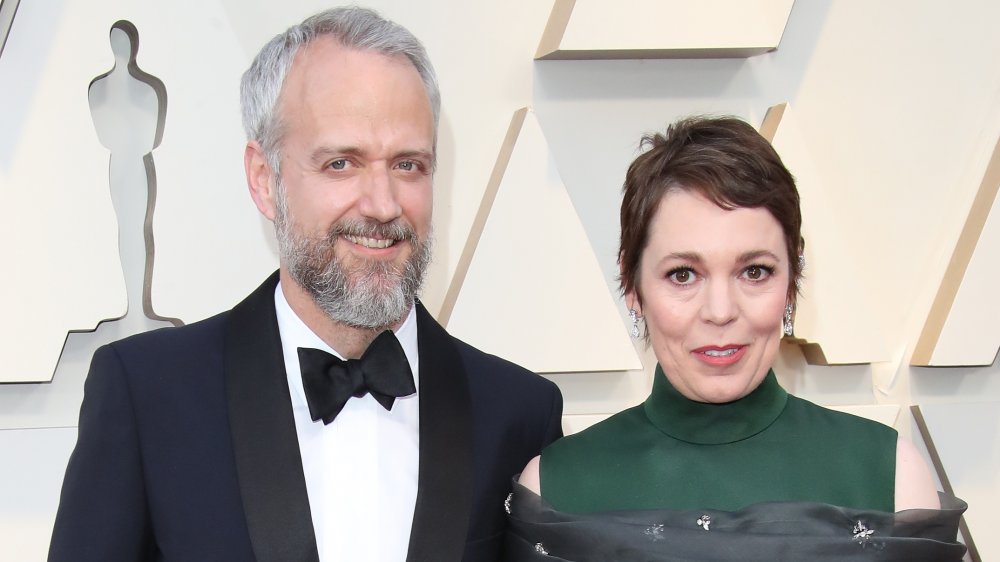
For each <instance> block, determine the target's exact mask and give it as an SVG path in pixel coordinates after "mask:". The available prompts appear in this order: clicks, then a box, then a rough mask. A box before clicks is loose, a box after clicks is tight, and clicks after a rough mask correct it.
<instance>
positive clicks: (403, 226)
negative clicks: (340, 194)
mask: <svg viewBox="0 0 1000 562" xmlns="http://www.w3.org/2000/svg"><path fill="white" fill-rule="evenodd" d="M344 235H347V236H358V237H362V238H382V239H389V240H400V241H407V242H414V243H415V242H417V232H416V231H415V230H414V229H413V227H412V226H410V225H409V224H407V223H406V222H405V221H400V220H395V221H392V222H378V221H366V220H343V221H338V222H337V223H336V224H334V225H333V226H331V227H330V230H329V232H328V233H327V241H328V242H330V243H331V244H332V243H333V242H334V241H335V240H336V239H337V237H338V236H344Z"/></svg>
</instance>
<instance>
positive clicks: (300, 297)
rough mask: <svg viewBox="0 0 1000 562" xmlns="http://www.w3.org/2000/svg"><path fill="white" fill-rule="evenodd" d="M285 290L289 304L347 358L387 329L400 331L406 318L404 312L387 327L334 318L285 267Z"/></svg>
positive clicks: (358, 352) (365, 346) (283, 278)
mask: <svg viewBox="0 0 1000 562" xmlns="http://www.w3.org/2000/svg"><path fill="white" fill-rule="evenodd" d="M281 292H282V293H283V294H284V295H285V300H286V301H288V306H289V307H291V309H292V312H294V313H295V315H296V316H298V317H299V319H300V320H302V322H303V323H304V324H305V325H306V327H308V328H309V329H310V330H312V331H313V333H315V334H316V335H317V336H319V338H320V339H321V340H323V341H324V342H325V343H326V344H327V345H329V346H330V347H331V348H333V349H334V350H336V351H337V353H339V354H341V355H342V356H343V357H344V358H345V359H357V358H359V357H361V355H362V354H363V353H364V352H365V350H366V349H368V346H369V345H370V344H371V342H372V340H374V339H375V337H376V336H378V335H379V334H380V333H382V332H383V331H385V330H392V331H396V330H398V329H399V327H400V326H401V325H402V323H403V321H404V320H406V316H405V315H404V316H403V317H402V318H400V319H399V320H398V321H396V322H395V323H394V324H393V325H392V326H387V327H385V328H377V329H370V328H357V327H354V326H349V325H347V324H344V323H343V322H339V321H337V320H334V319H332V318H330V317H329V316H328V315H327V314H326V312H324V311H323V309H321V308H320V307H319V306H317V305H316V301H314V300H313V298H312V296H310V295H309V293H308V292H306V290H305V289H303V288H302V287H301V286H299V284H298V283H296V282H295V280H293V279H292V278H291V276H289V275H288V273H287V272H286V271H285V269H284V268H282V269H281Z"/></svg>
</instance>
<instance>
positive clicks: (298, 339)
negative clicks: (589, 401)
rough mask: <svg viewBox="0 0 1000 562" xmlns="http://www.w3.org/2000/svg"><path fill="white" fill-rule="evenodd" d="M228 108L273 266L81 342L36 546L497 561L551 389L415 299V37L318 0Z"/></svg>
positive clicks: (277, 559)
mask: <svg viewBox="0 0 1000 562" xmlns="http://www.w3.org/2000/svg"><path fill="white" fill-rule="evenodd" d="M242 102H243V112H244V125H245V126H246V128H247V134H248V137H249V142H248V144H247V147H246V152H245V168H246V175H247V183H248V186H249V189H250V194H251V197H252V198H253V200H254V203H255V204H256V205H257V208H258V209H259V210H260V212H261V213H262V214H263V215H264V216H266V217H267V218H268V219H270V220H272V221H274V223H275V231H276V234H277V238H278V241H279V249H280V256H281V260H280V261H281V266H280V270H279V272H278V273H277V274H275V275H273V276H272V277H271V278H270V279H268V280H267V281H266V282H265V283H264V284H263V285H262V286H261V287H260V288H259V289H258V290H257V291H255V292H254V293H253V294H251V295H250V296H249V297H247V299H246V300H244V301H243V302H242V303H240V304H239V305H237V306H236V307H235V308H233V309H232V310H231V311H229V312H226V313H223V314H221V315H219V316H216V317H213V318H209V319H207V320H204V321H202V322H198V323H196V324H192V325H190V326H187V327H183V328H175V329H168V330H161V331H157V332H153V333H147V334H141V335H139V336H136V337H132V338H128V339H126V340H123V341H121V342H117V343H114V344H111V345H109V346H106V347H104V348H102V349H100V350H98V351H97V353H95V355H94V360H93V363H92V365H91V372H90V375H89V377H88V380H87V386H86V395H85V399H84V404H83V407H82V410H81V414H80V433H79V441H78V444H77V447H76V450H75V451H74V453H73V456H72V458H71V459H70V463H69V466H68V468H67V472H66V479H65V482H64V485H63V492H62V499H61V504H60V508H59V513H58V516H57V518H56V524H55V529H54V531H53V538H52V546H51V550H50V554H49V559H50V560H60V561H61V560H73V561H86V560H95V561H97V560H100V561H112V560H113V561H118V560H179V561H184V562H188V561H196V560H225V561H230V560H232V561H241V560H257V561H258V562H267V561H274V562H289V561H298V560H308V561H316V560H323V561H331V560H346V561H351V562H355V561H363V560H386V561H388V560H400V561H401V560H408V561H418V560H419V561H428V562H430V561H434V562H444V561H449V560H456V561H457V560H467V561H480V560H494V559H496V557H497V556H498V550H499V548H500V544H501V535H502V530H503V524H504V510H503V502H504V498H505V496H506V494H507V492H508V489H509V487H510V477H511V476H512V475H513V474H514V473H515V472H517V471H518V470H519V469H520V468H521V467H522V466H524V464H525V463H526V462H527V461H528V459H530V458H532V457H533V456H535V455H537V454H538V453H539V451H540V449H541V448H542V447H544V446H545V445H546V444H548V443H549V442H551V441H552V440H554V439H555V438H557V437H558V436H559V435H560V429H559V427H560V425H559V423H560V422H559V420H560V414H561V408H562V402H561V397H560V396H559V392H558V390H557V389H556V388H555V386H554V385H553V384H551V383H549V382H547V381H545V380H543V379H541V378H540V377H537V376H535V375H533V374H531V373H528V372H527V371H525V370H524V369H521V368H520V367H517V366H515V365H513V364H511V363H508V362H506V361H503V360H501V359H498V358H496V357H493V356H490V355H486V354H484V353H482V352H480V351H478V350H476V349H473V348H472V347H470V346H468V345H466V344H464V343H462V342H460V341H458V340H455V339H454V338H452V337H450V336H449V335H448V334H447V333H446V332H445V331H444V330H443V329H442V328H441V327H440V326H439V325H438V324H437V323H436V322H435V321H434V320H433V319H432V318H431V317H430V315H429V314H428V313H427V311H426V310H425V309H424V308H423V307H422V306H421V305H420V304H419V303H418V302H416V300H415V295H416V293H417V291H418V289H419V287H420V283H421V280H422V278H423V272H424V269H425V267H426V265H427V262H428V260H429V251H430V239H431V232H430V231H431V192H432V190H431V179H432V175H433V170H434V165H435V141H436V136H437V134H436V132H437V123H438V113H439V105H440V102H439V95H438V90H437V84H436V81H435V78H434V74H433V70H432V69H431V65H430V63H429V61H428V60H427V57H426V53H425V52H424V50H423V47H422V46H421V45H420V43H419V42H418V41H417V40H416V39H415V38H414V37H413V36H412V35H411V34H410V33H409V32H408V31H406V30H405V29H403V28H401V27H399V26H397V25H396V24H393V23H391V22H388V21H385V20H383V19H381V18H380V17H379V16H377V15H376V14H375V13H373V12H371V11H368V10H364V9H359V8H346V9H335V10H330V11H327V12H323V13H320V14H317V15H316V16H313V17H311V18H309V19H307V20H306V21H304V22H303V23H302V24H301V25H298V26H295V27H293V28H291V29H289V30H288V31H287V32H286V33H285V34H283V35H280V36H278V37H276V38H275V39H274V40H272V41H271V42H270V43H268V44H267V45H266V46H265V47H264V48H263V49H262V51H261V52H260V53H259V54H258V56H257V58H256V59H255V60H254V62H253V64H252V65H251V67H250V69H249V70H248V71H247V72H246V74H245V75H244V79H243V85H242ZM386 330H391V332H386ZM373 342H374V343H373ZM317 350H321V351H317ZM334 355H337V356H340V357H341V358H348V359H352V361H347V362H341V361H340V360H338V359H336V358H334ZM358 358H360V359H359V360H356V359H358ZM354 360H356V361H354ZM390 375H394V376H390Z"/></svg>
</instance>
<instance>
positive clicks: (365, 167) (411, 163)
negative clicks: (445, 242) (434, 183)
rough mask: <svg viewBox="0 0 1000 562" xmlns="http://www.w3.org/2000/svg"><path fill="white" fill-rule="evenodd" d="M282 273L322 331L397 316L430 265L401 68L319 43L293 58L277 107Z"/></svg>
mask: <svg viewBox="0 0 1000 562" xmlns="http://www.w3.org/2000/svg"><path fill="white" fill-rule="evenodd" d="M278 112H279V115H280V119H281V126H282V132H283V135H282V142H281V178H280V184H279V185H278V188H277V190H276V191H277V193H276V201H275V206H276V212H275V229H276V232H277V235H278V242H279V249H280V252H281V262H282V267H283V268H285V269H286V270H287V272H288V274H289V276H290V277H291V279H292V280H294V281H295V282H296V283H298V284H299V285H300V286H302V288H303V289H305V290H306V291H307V292H308V293H309V294H310V296H311V297H312V298H313V300H314V301H315V302H316V304H317V305H319V307H320V308H322V309H323V310H324V311H325V312H326V313H327V314H328V315H329V316H330V317H331V318H333V319H334V320H337V321H340V322H343V323H346V324H348V325H352V326H356V327H362V328H372V329H382V328H387V327H390V326H392V325H394V324H396V323H397V322H399V321H400V320H402V318H403V317H404V316H405V314H406V313H407V312H408V311H409V308H410V306H411V304H412V302H413V298H414V297H415V295H416V292H417V291H418V290H419V287H420V284H421V281H422V279H423V274H424V269H425V268H426V266H427V263H428V261H429V260H430V245H431V207H432V199H431V198H432V191H431V179H432V172H433V163H434V152H433V151H434V123H433V117H432V113H431V106H430V102H429V100H428V98H427V94H426V91H425V89H424V86H423V83H422V81H421V79H420V75H419V74H418V73H417V71H416V69H415V68H414V67H413V65H412V64H411V63H410V62H409V60H408V59H406V58H405V57H403V56H395V57H388V56H385V55H381V54H377V53H373V52H366V51H358V50H353V49H347V48H345V47H343V46H341V45H340V44H338V43H336V42H335V41H333V40H332V39H328V38H321V39H318V40H316V41H314V42H313V43H311V44H310V45H308V46H306V47H305V48H303V49H300V50H299V52H298V54H297V55H296V57H295V61H294V63H293V65H292V68H291V70H290V72H289V74H288V77H287V79H286V81H285V86H284V89H283V91H282V94H281V98H280V99H279V102H278Z"/></svg>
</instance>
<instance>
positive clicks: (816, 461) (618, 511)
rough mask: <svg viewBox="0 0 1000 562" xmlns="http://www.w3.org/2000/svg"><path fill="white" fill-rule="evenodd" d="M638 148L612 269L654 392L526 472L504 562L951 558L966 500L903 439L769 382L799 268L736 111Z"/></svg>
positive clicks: (779, 174) (759, 153) (791, 226)
mask: <svg viewBox="0 0 1000 562" xmlns="http://www.w3.org/2000/svg"><path fill="white" fill-rule="evenodd" d="M643 144H644V145H645V146H648V148H649V150H648V151H646V152H645V153H644V154H642V155H640V156H639V157H638V158H637V159H636V160H635V161H634V162H633V163H632V165H631V166H630V167H629V170H628V174H627V175H626V179H625V185H624V200H623V203H622V210H621V229H622V235H621V246H620V250H619V265H620V268H621V278H620V281H621V288H622V291H623V293H624V295H625V300H626V303H627V305H628V306H629V308H630V315H631V316H632V319H633V323H634V325H633V334H634V335H638V332H639V330H638V321H639V319H640V318H642V319H643V320H644V322H645V326H646V338H647V340H648V342H649V343H650V344H651V345H652V347H653V351H654V353H655V355H656V358H657V361H658V363H659V364H658V366H657V368H656V374H655V377H654V382H653V389H652V393H651V394H650V396H649V398H648V399H647V400H646V402H645V403H643V404H641V405H639V406H636V407H635V408H631V409H629V410H626V411H624V412H621V413H619V414H617V415H615V416H612V417H611V418H609V419H608V420H605V421H604V422H602V423H599V424H597V425H595V426H593V427H591V428H589V429H587V430H585V431H583V432H580V433H578V434H576V435H572V436H569V437H566V438H564V439H562V440H560V441H557V442H556V443H554V444H552V445H550V446H549V447H548V448H547V449H545V451H544V452H543V453H542V455H541V456H540V457H536V458H535V459H533V460H532V461H531V462H530V463H529V464H528V466H527V467H525V469H524V472H523V473H522V475H521V477H520V480H519V484H520V485H519V486H516V490H515V493H514V494H513V495H512V497H511V501H510V502H508V504H509V505H508V510H509V511H510V513H511V532H510V533H509V534H508V540H507V547H508V552H507V557H508V559H510V560H532V559H535V558H536V557H537V559H539V560H552V559H557V560H558V559H563V560H575V561H590V560H602V561H603V560H622V561H632V560H823V559H831V560H834V559H835V560H844V559H853V558H854V557H856V558H858V559H868V558H876V559H880V560H882V559H900V560H924V559H926V560H949V559H955V560H959V559H961V557H962V554H963V553H964V547H963V546H962V545H960V544H957V543H955V542H954V541H955V537H956V533H957V523H958V518H959V516H960V514H961V512H962V511H963V510H964V504H963V503H961V501H960V500H956V499H954V498H950V497H945V498H944V503H945V505H944V506H943V507H944V509H942V505H941V503H939V496H938V493H937V492H936V490H935V489H934V482H933V478H932V477H931V474H930V471H929V469H928V468H927V466H926V464H925V463H924V462H923V459H922V458H921V457H920V455H919V454H918V453H917V452H916V450H915V448H914V447H913V445H912V444H911V443H910V442H908V441H906V440H903V439H899V438H898V437H897V434H896V431H895V430H893V429H892V428H889V427H887V426H884V425H882V424H878V423H876V422H872V421H869V420H866V419H863V418H858V417H855V416H851V415H848V414H843V413H838V412H834V411H831V410H827V409H825V408H821V407H819V406H816V405H814V404H812V403H810V402H807V401H805V400H801V399H799V398H796V397H794V396H790V395H788V394H787V393H786V392H785V391H784V390H783V389H782V388H781V387H780V386H779V385H778V383H777V380H776V379H775V376H774V373H773V372H772V371H771V365H772V364H773V362H774V358H775V355H776V354H777V351H778V345H779V343H780V340H781V336H782V333H783V332H785V333H787V334H790V332H791V320H792V313H793V311H794V306H795V299H796V296H797V286H798V282H799V279H800V278H801V275H802V268H803V266H804V261H803V259H802V258H801V251H802V247H803V242H802V238H801V233H800V225H801V214H800V211H799V197H798V192H797V191H796V188H795V183H794V180H793V178H792V176H791V174H790V173H789V172H788V170H787V169H786V168H785V167H784V165H783V164H782V163H781V159H780V158H779V157H778V155H777V153H775V151H774V149H773V148H772V147H771V146H770V144H769V143H768V142H767V141H766V140H765V139H764V138H763V137H761V136H760V135H759V134H758V133H757V132H756V131H755V130H754V129H753V128H752V127H750V126H749V125H747V124H746V123H744V122H742V121H740V120H738V119H733V118H691V119H687V120H683V121H680V122H678V123H675V124H674V125H672V126H670V127H669V128H668V129H667V132H666V134H665V135H655V136H653V137H647V138H645V139H644V140H643ZM539 496H540V497H539ZM896 512H898V513H896ZM921 556H922V557H923V558H921ZM887 557H888V558H887Z"/></svg>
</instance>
